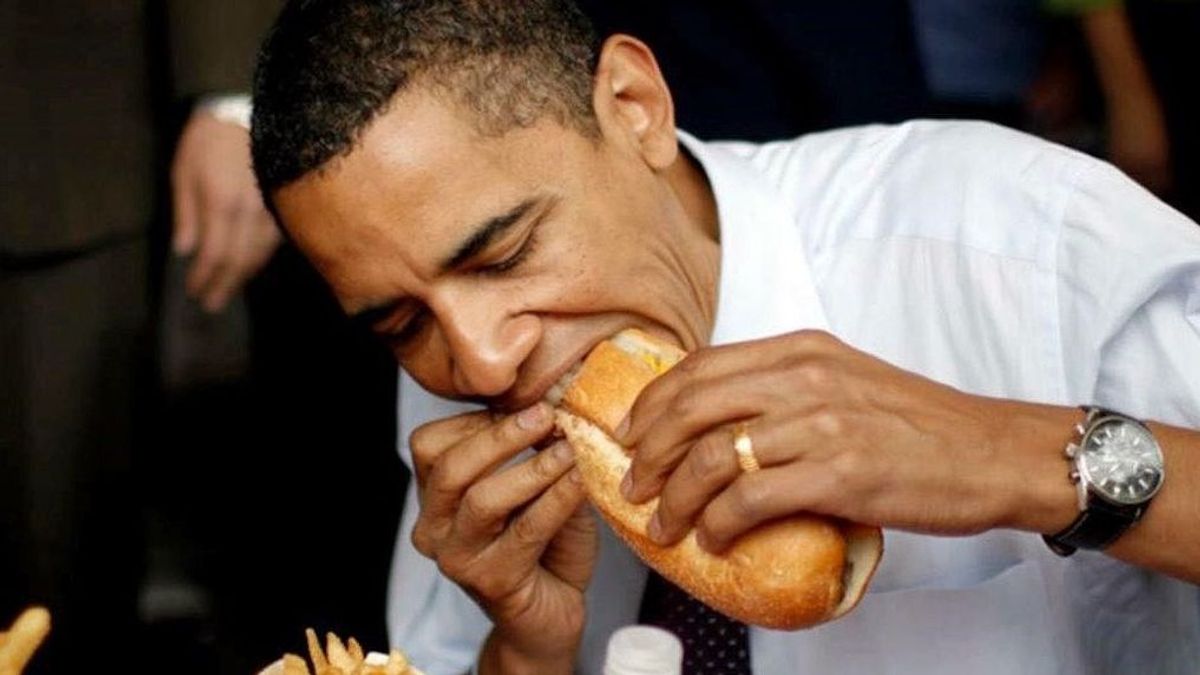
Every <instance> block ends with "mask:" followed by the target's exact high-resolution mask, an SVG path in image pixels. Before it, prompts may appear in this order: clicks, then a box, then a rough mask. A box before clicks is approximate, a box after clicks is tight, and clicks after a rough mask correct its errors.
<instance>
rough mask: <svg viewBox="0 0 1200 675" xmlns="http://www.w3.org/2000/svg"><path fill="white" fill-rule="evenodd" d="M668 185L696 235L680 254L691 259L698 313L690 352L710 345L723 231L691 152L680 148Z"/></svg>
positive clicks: (689, 268) (691, 282)
mask: <svg viewBox="0 0 1200 675" xmlns="http://www.w3.org/2000/svg"><path fill="white" fill-rule="evenodd" d="M666 179H667V184H668V185H669V187H670V189H671V190H672V191H673V192H674V193H675V197H676V199H677V200H678V203H679V206H680V208H681V209H682V210H683V213H684V216H685V217H686V218H687V221H688V222H689V223H690V224H691V226H692V231H693V232H695V234H696V235H697V236H695V237H694V238H691V239H690V241H691V242H693V245H685V246H681V251H680V252H681V255H684V256H686V257H688V258H689V261H688V262H687V263H686V264H684V265H682V268H683V269H684V270H685V275H686V276H687V281H688V284H689V285H690V286H691V289H692V291H693V293H694V294H695V295H694V297H693V301H694V302H695V303H696V307H697V308H698V309H699V314H698V315H697V316H695V317H693V318H694V319H695V320H696V321H695V322H694V323H693V324H692V325H691V331H692V336H691V337H692V339H693V341H694V343H693V344H685V345H684V348H685V349H687V350H689V351H691V350H693V349H696V348H698V347H701V346H704V345H707V344H709V342H710V340H711V338H712V329H713V323H714V322H715V320H716V306H717V289H718V285H719V283H720V276H721V228H720V224H719V222H718V216H717V201H716V198H715V196H714V195H713V191H712V186H711V185H710V184H709V182H708V177H707V176H706V175H705V173H704V170H703V169H702V168H701V166H700V163H699V162H698V161H696V159H695V158H694V157H692V155H691V154H690V153H688V152H687V150H686V149H684V148H683V146H682V145H681V146H680V148H679V154H678V156H677V158H676V159H675V161H674V162H673V163H672V164H671V166H670V167H668V169H667V171H666Z"/></svg>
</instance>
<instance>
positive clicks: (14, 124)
mask: <svg viewBox="0 0 1200 675" xmlns="http://www.w3.org/2000/svg"><path fill="white" fill-rule="evenodd" d="M206 4H211V3H206ZM197 6H198V5H197V3H187V2H182V1H181V2H177V3H170V4H169V5H167V6H163V5H162V4H161V3H148V2H138V1H133V0H130V1H126V2H104V3H90V2H65V1H61V0H50V1H45V0H42V1H38V2H29V1H17V2H7V3H4V4H3V5H2V6H0V44H3V45H4V47H3V50H2V51H0V88H2V89H0V99H2V100H3V101H4V102H5V104H4V105H3V106H0V146H3V147H4V148H5V153H4V158H3V160H2V161H0V176H2V178H0V354H2V355H3V357H2V358H3V366H2V367H0V393H2V399H0V400H2V401H3V403H2V404H0V410H2V411H3V412H0V416H2V417H0V462H3V466H2V467H0V500H2V502H3V503H2V504H0V513H2V514H3V515H2V516H0V517H2V518H3V521H2V523H0V537H2V538H3V542H2V543H3V551H4V553H3V555H0V566H2V569H0V614H3V615H12V614H15V612H16V610H17V608H19V607H20V606H22V605H24V604H27V603H31V602H35V601H36V602H42V603H45V604H47V605H48V606H49V607H50V609H51V611H52V612H53V615H54V622H55V628H54V631H53V633H52V635H51V637H50V641H49V644H48V646H47V649H46V652H45V653H44V654H43V655H42V656H40V657H39V660H38V667H39V672H85V671H86V670H87V668H86V666H85V665H84V664H88V663H90V664H93V665H94V664H95V659H96V655H97V654H107V655H111V654H113V653H114V651H120V652H122V653H134V652H133V651H132V647H133V645H134V642H135V637H136V612H135V603H136V598H137V588H138V584H139V581H140V573H141V570H142V556H141V551H142V546H143V542H142V538H141V512H140V499H141V495H140V491H139V490H138V489H137V486H136V483H135V481H134V471H133V466H134V454H135V453H134V446H135V437H137V436H138V435H139V428H138V426H137V425H138V422H139V421H144V419H139V418H138V417H137V416H136V413H137V406H138V398H139V395H143V394H144V393H145V391H146V390H145V389H144V385H146V384H147V375H148V373H149V369H150V366H151V361H150V360H149V359H148V358H147V354H148V349H149V345H150V342H149V340H148V338H149V334H150V333H149V317H150V315H151V299H150V284H149V283H148V280H149V279H150V270H151V249H152V246H151V240H150V231H151V230H150V225H151V223H152V221H153V220H154V219H155V215H156V206H157V202H156V194H159V193H158V192H157V188H159V187H161V180H160V179H159V176H162V175H165V170H164V166H165V153H164V150H165V146H164V143H163V141H164V139H166V138H168V137H169V131H168V130H169V127H170V121H169V115H167V114H166V111H167V110H168V107H167V101H168V100H169V97H170V95H171V94H169V93H168V92H169V91H170V90H171V89H172V84H173V86H174V92H173V93H174V95H176V96H190V95H198V94H201V93H203V92H204V90H206V89H208V88H210V87H211V88H212V89H225V88H235V87H244V86H245V85H244V80H245V73H246V69H247V64H248V63H249V55H251V54H252V53H253V49H254V46H255V45H256V43H257V41H258V39H259V36H260V31H261V28H262V27H263V26H264V25H265V23H266V22H268V21H269V20H270V18H271V16H272V15H273V13H274V8H268V9H265V10H261V8H258V7H257V6H256V5H255V3H244V2H241V3H239V2H229V3H224V4H223V6H222V8H221V9H220V10H217V9H215V8H214V9H213V12H214V15H213V16H214V17H215V16H220V17H221V19H220V20H211V21H197V20H194V19H195V18H196V16H197V13H196V12H195V11H191V10H195V9H196V8H197ZM260 10H261V11H260ZM180 11H183V12H185V13H187V14H188V15H190V17H191V18H190V19H189V18H185V17H184V15H182V14H177V12H180ZM169 18H174V19H175V20H176V23H174V26H175V27H176V28H177V29H178V30H177V31H175V32H174V33H173V35H172V39H171V40H169V41H168V40H167V39H166V38H165V32H164V29H165V27H166V24H167V22H168V19H169ZM168 53H170V54H171V56H170V59H169V63H170V64H172V65H174V66H177V67H179V68H176V69H174V71H173V72H172V70H171V69H168V68H166V67H165V66H166V65H167V59H166V57H165V55H166V54H168ZM172 81H173V82H172ZM221 133H222V131H221V127H219V126H211V127H210V128H208V129H206V130H203V131H200V132H199V133H198V134H197V136H203V139H202V140H201V139H197V142H198V143H203V144H208V143H213V144H214V146H216V145H220V136H221ZM243 136H244V132H243ZM212 152H213V153H214V154H215V153H216V152H219V150H217V149H216V148H215V147H214V149H213V151H212ZM239 153H240V154H238V155H236V156H235V157H234V158H233V159H232V164H230V163H226V164H224V165H222V166H221V167H216V166H208V167H203V166H194V167H191V169H190V170H195V171H196V172H198V174H210V175H211V173H212V172H217V173H220V172H223V171H227V170H230V167H235V168H238V169H240V170H241V171H242V173H243V174H246V173H248V168H247V163H246V162H247V160H246V158H247V155H246V152H245V143H244V142H243V143H242V147H241V148H240V149H239ZM183 164H189V165H190V164H191V160H190V159H189V158H185V159H184V161H183ZM239 164H240V166H238V165H239ZM210 179H211V178H210ZM250 187H252V183H251V185H250ZM247 194H250V193H247ZM260 208H261V207H260ZM248 273H249V270H247V271H246V272H244V273H243V274H248Z"/></svg>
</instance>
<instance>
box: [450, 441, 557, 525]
mask: <svg viewBox="0 0 1200 675" xmlns="http://www.w3.org/2000/svg"><path fill="white" fill-rule="evenodd" d="M574 465H575V453H574V452H573V451H572V450H571V446H570V445H569V444H568V443H567V442H566V441H558V442H556V443H555V444H554V445H552V446H550V447H549V448H547V449H545V450H543V451H541V452H539V453H537V454H536V455H534V456H533V457H530V458H529V459H528V460H526V461H524V462H521V463H519V464H517V465H515V466H511V467H508V468H506V469H503V470H501V471H497V472H496V473H494V474H492V475H490V476H488V477H487V478H484V479H483V480H481V481H479V482H477V483H475V484H474V485H472V486H471V487H470V488H468V489H467V491H466V493H465V494H464V495H463V499H462V505H461V507H460V508H459V510H458V512H457V513H456V514H455V518H454V532H455V535H456V538H457V539H459V540H460V541H461V543H463V544H464V545H466V546H468V547H472V546H478V545H479V544H480V542H483V541H491V540H492V539H495V538H496V536H497V535H499V534H500V533H501V532H503V531H504V528H505V527H506V525H508V523H509V520H510V518H511V517H512V515H513V513H514V512H515V511H517V510H519V509H521V508H522V507H524V506H526V505H527V504H529V503H530V502H532V501H533V500H534V499H535V498H537V496H538V495H540V494H542V493H543V492H545V491H546V490H547V489H548V488H549V487H550V486H551V485H553V484H554V483H555V482H556V481H557V480H558V479H559V478H561V477H562V476H563V474H565V473H566V472H568V471H570V470H571V467H573V466H574Z"/></svg>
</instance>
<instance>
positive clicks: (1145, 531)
mask: <svg viewBox="0 0 1200 675" xmlns="http://www.w3.org/2000/svg"><path fill="white" fill-rule="evenodd" d="M997 413H998V416H997V419H998V421H999V427H1002V428H1006V429H1008V430H1009V432H1008V433H1006V434H1005V441H1004V443H1003V444H1002V446H1001V452H1002V453H1003V454H1004V455H1007V456H1008V458H1009V459H1011V460H1012V461H1011V462H1006V465H1007V466H1008V467H1009V468H1007V469H1006V471H1007V473H1006V474H1003V475H1004V476H1005V478H1006V480H1008V481H1010V482H1011V484H1012V485H1014V488H1013V489H1011V490H1010V491H1009V492H1008V494H1009V495H1010V501H1009V503H1008V504H1007V507H1006V512H1007V513H1008V516H1006V517H1005V522H1003V523H1001V525H1002V526H1005V527H1012V528H1015V529H1022V530H1028V531H1032V532H1038V533H1041V534H1054V533H1056V532H1060V531H1061V530H1063V529H1064V528H1066V527H1067V526H1068V525H1070V523H1071V522H1072V521H1073V520H1074V519H1075V517H1076V516H1077V515H1078V514H1079V506H1078V501H1077V497H1076V489H1075V486H1074V485H1073V484H1072V483H1071V482H1070V480H1069V479H1068V473H1069V471H1070V469H1071V467H1070V466H1069V464H1068V463H1067V461H1066V459H1065V458H1064V456H1063V449H1064V448H1065V447H1066V444H1067V443H1068V442H1070V441H1071V440H1073V438H1074V432H1073V427H1074V425H1075V424H1078V423H1079V422H1080V421H1081V420H1082V418H1083V413H1082V412H1081V411H1080V410H1079V409H1078V408H1069V407H1060V406H1045V405H1035V404H1026V403H1015V402H1007V401H1005V402H1000V403H998V404H997ZM1150 428H1151V430H1152V431H1153V433H1154V435H1155V438H1156V440H1157V441H1158V443H1159V445H1160V446H1161V448H1162V452H1163V459H1164V467H1165V472H1164V474H1165V478H1164V481H1163V487H1162V489H1161V491H1160V492H1159V493H1158V495H1157V496H1156V497H1155V498H1154V501H1153V502H1152V503H1151V505H1150V506H1149V508H1148V509H1147V511H1146V514H1145V516H1143V518H1142V519H1141V520H1140V521H1139V522H1138V523H1137V524H1135V525H1134V526H1133V527H1131V528H1130V529H1129V530H1127V531H1126V532H1125V534H1124V535H1122V536H1121V537H1120V538H1119V539H1118V540H1117V541H1116V542H1115V543H1114V544H1113V545H1112V546H1110V547H1109V548H1107V549H1106V550H1105V553H1107V554H1109V555H1111V556H1113V557H1115V558H1118V559H1120V560H1123V561H1125V562H1128V563H1131V564H1134V565H1138V566H1141V567H1146V568H1149V569H1152V570H1155V571H1158V572H1162V573H1164V574H1169V575H1171V576H1175V577H1178V578H1180V579H1184V580H1187V581H1191V582H1193V583H1200V530H1197V529H1196V525H1195V524H1196V523H1197V522H1200V461H1198V460H1197V458H1198V457H1200V432H1196V431H1192V430H1187V429H1181V428H1179V427H1172V426H1168V425H1164V424H1157V423H1151V424H1150ZM1014 481H1015V482H1014Z"/></svg>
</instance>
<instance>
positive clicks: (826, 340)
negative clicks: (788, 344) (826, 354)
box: [796, 328, 838, 349]
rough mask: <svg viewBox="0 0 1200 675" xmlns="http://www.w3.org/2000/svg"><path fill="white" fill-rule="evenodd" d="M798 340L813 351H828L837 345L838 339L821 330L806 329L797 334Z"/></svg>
mask: <svg viewBox="0 0 1200 675" xmlns="http://www.w3.org/2000/svg"><path fill="white" fill-rule="evenodd" d="M796 339H797V340H799V341H800V343H801V344H803V345H805V346H807V347H809V348H813V349H827V348H829V347H832V346H834V345H835V344H837V342H838V340H837V338H835V337H833V335H832V334H831V333H830V332H829V331H824V330H819V329H816V328H805V329H804V330H801V331H799V332H798V333H797V334H796Z"/></svg>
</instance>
